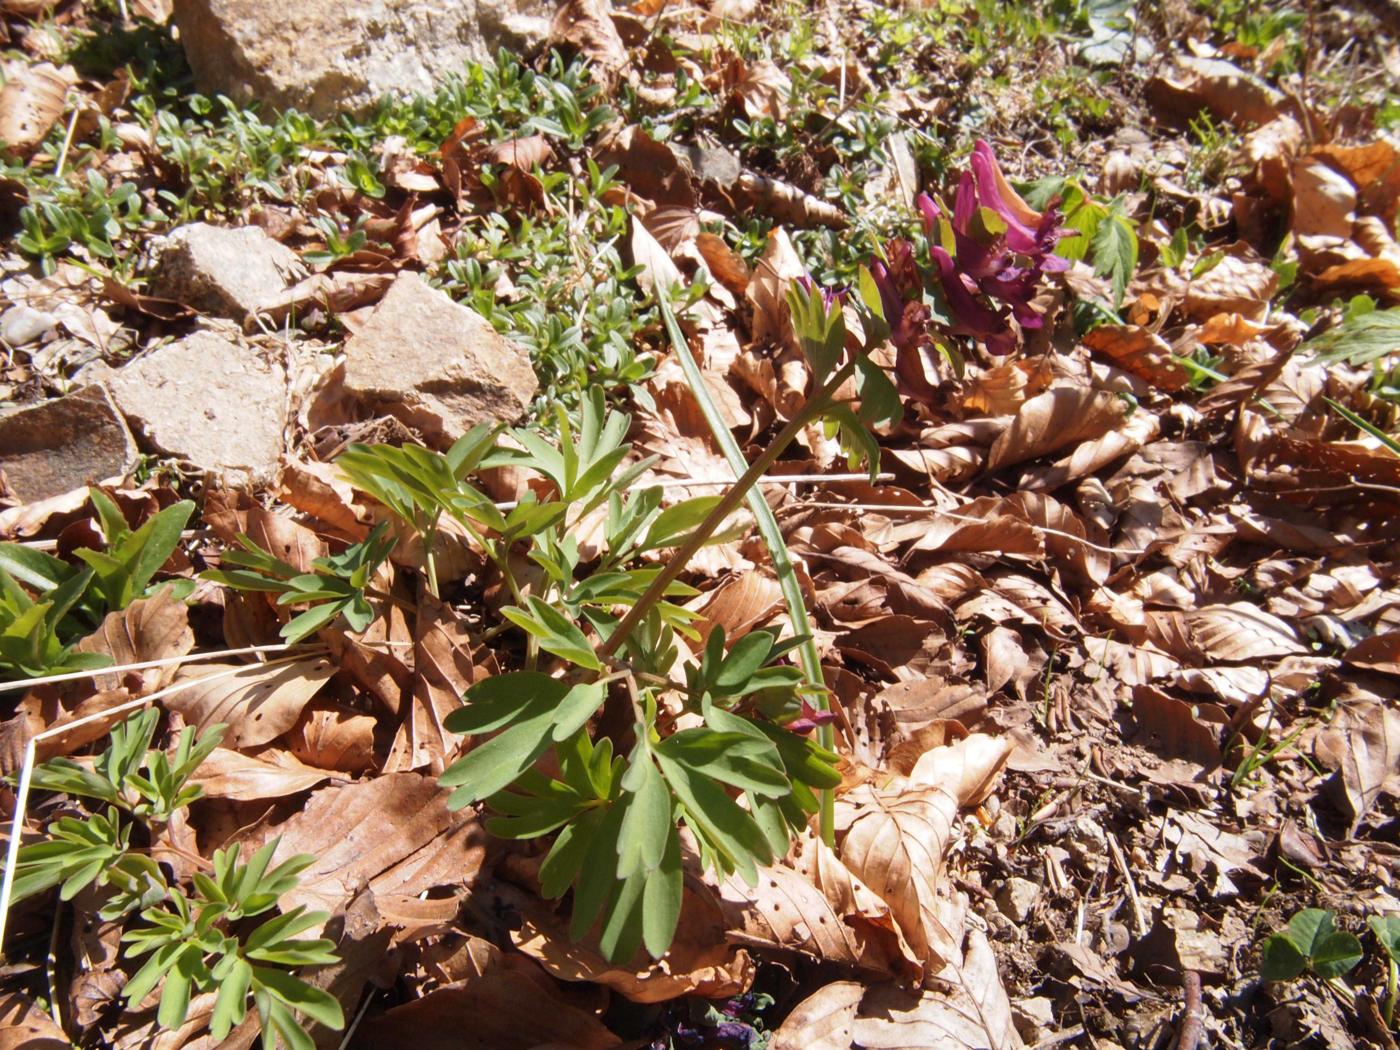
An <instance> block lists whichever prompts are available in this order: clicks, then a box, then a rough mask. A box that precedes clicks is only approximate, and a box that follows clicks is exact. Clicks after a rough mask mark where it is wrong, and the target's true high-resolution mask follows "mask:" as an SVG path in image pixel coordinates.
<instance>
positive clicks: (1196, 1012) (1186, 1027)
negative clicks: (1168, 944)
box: [1175, 970, 1206, 1050]
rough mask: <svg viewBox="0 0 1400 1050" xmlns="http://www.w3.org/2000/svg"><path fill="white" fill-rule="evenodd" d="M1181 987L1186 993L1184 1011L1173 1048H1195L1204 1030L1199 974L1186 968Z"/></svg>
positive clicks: (1185, 1049)
mask: <svg viewBox="0 0 1400 1050" xmlns="http://www.w3.org/2000/svg"><path fill="white" fill-rule="evenodd" d="M1181 987H1182V988H1183V989H1184V990H1185V993H1186V1011H1185V1013H1183V1014H1182V1017H1181V1028H1180V1029H1179V1030H1178V1032H1177V1036H1176V1047H1175V1050H1196V1047H1197V1046H1198V1045H1199V1044H1200V1042H1201V1034H1202V1033H1203V1032H1204V1031H1205V1024H1206V1019H1205V1013H1204V1011H1203V1010H1202V1009H1201V975H1200V974H1198V973H1197V972H1196V971H1195V970H1187V971H1186V972H1185V973H1184V974H1182V975H1181Z"/></svg>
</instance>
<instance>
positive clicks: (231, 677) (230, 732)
mask: <svg viewBox="0 0 1400 1050" xmlns="http://www.w3.org/2000/svg"><path fill="white" fill-rule="evenodd" d="M335 670H336V669H335V665H334V664H332V663H331V662H330V661H329V660H327V659H326V658H325V657H324V656H301V657H295V658H293V659H290V660H285V661H283V660H276V661H272V662H270V663H266V664H246V665H242V666H240V665H238V664H212V663H211V664H199V665H196V666H193V667H188V668H185V669H184V670H182V671H181V673H180V681H182V682H188V683H189V686H188V688H185V689H182V690H181V691H180V692H178V693H174V694H172V695H171V696H170V697H169V698H168V699H166V701H165V704H166V706H167V707H169V708H170V709H171V710H172V711H179V712H180V714H181V715H183V716H184V718H185V721H186V722H188V723H189V724H190V725H192V726H194V727H195V728H196V729H197V730H198V731H199V732H201V733H202V732H207V731H208V730H209V728H210V727H211V726H214V725H216V724H220V723H222V724H223V725H226V726H227V727H228V728H227V729H225V730H224V737H223V746H224V747H227V748H232V749H234V750H240V749H243V748H249V747H257V746H259V745H260V744H266V743H270V742H271V741H273V740H275V739H277V737H279V736H281V735H282V734H283V733H285V732H286V731H287V730H289V729H291V728H292V726H294V725H296V723H297V719H299V718H300V717H301V712H302V709H303V708H305V707H306V705H307V703H309V702H310V700H311V698H312V697H314V696H315V695H316V694H317V693H319V692H320V691H321V688H322V687H323V686H324V685H325V684H326V683H327V682H328V681H330V678H331V675H333V674H335Z"/></svg>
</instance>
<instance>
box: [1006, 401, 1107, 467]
mask: <svg viewBox="0 0 1400 1050" xmlns="http://www.w3.org/2000/svg"><path fill="white" fill-rule="evenodd" d="M1126 410H1127V405H1126V404H1125V403H1124V401H1123V399H1122V398H1120V397H1118V396H1117V395H1115V394H1110V393H1108V392H1107V391H1103V390H1090V389H1089V388H1087V387H1060V388H1059V389H1057V390H1047V391H1046V392H1045V393H1043V394H1040V395H1038V396H1036V397H1033V398H1031V399H1030V400H1029V401H1027V402H1026V403H1025V404H1023V405H1022V406H1021V408H1020V411H1018V412H1017V413H1016V418H1015V419H1014V420H1012V422H1011V426H1009V427H1008V428H1007V429H1006V430H1005V432H1003V433H1002V435H1001V436H1000V437H998V438H997V439H996V441H995V442H993V443H992V450H991V454H990V455H989V456H988V458H987V471H988V472H989V473H995V472H997V471H998V470H1001V469H1002V468H1003V467H1009V466H1013V465H1015V464H1017V463H1023V462H1025V461H1026V460H1028V459H1035V458H1037V457H1039V456H1043V455H1045V454H1046V453H1048V452H1058V451H1059V450H1060V449H1062V448H1066V447H1067V446H1070V445H1079V444H1081V443H1082V442H1085V441H1091V440H1094V439H1096V438H1100V437H1102V436H1103V435H1104V434H1106V433H1108V431H1110V430H1113V429H1114V428H1116V427H1118V426H1119V425H1120V424H1121V423H1122V421H1123V417H1124V415H1125V414H1126Z"/></svg>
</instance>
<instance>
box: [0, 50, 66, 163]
mask: <svg viewBox="0 0 1400 1050" xmlns="http://www.w3.org/2000/svg"><path fill="white" fill-rule="evenodd" d="M73 80H74V77H73V73H72V70H70V69H68V68H66V67H65V68H64V69H59V68H58V67H57V66H54V65H53V64H51V63H49V62H41V63H39V64H38V65H33V66H26V67H24V68H23V69H21V70H19V71H18V72H16V73H13V74H11V75H10V77H9V79H8V80H6V81H5V86H4V88H2V89H0V143H3V144H4V147H5V149H7V150H8V151H9V152H11V153H14V154H17V155H18V156H21V157H27V156H29V154H31V153H33V152H34V150H35V149H36V148H37V147H38V145H39V143H41V142H43V141H44V137H45V136H46V135H48V133H49V129H50V128H52V127H53V126H54V124H55V123H56V122H57V121H58V118H59V117H61V116H62V115H63V109H64V100H65V98H66V96H67V94H68V87H69V85H70V84H72V83H73Z"/></svg>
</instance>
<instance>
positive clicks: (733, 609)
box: [688, 572, 783, 645]
mask: <svg viewBox="0 0 1400 1050" xmlns="http://www.w3.org/2000/svg"><path fill="white" fill-rule="evenodd" d="M688 607H689V608H691V609H693V610H694V611H695V612H697V613H699V614H700V615H699V619H697V620H696V621H695V624H694V626H695V629H696V630H698V631H699V632H700V644H701V645H703V644H704V642H705V640H706V639H707V638H709V636H710V632H711V631H713V630H714V629H715V628H716V627H723V628H724V639H725V642H726V643H727V644H729V645H732V644H734V642H735V641H737V640H738V639H740V638H742V637H743V636H744V635H746V634H748V632H749V631H751V630H753V629H754V628H755V627H759V626H761V625H762V624H764V623H766V622H767V621H768V620H769V619H771V618H772V617H773V615H774V614H775V613H777V612H778V611H779V610H780V609H781V608H782V607H783V590H782V588H781V587H780V586H779V585H778V581H777V580H776V579H774V578H773V577H772V576H771V575H769V574H768V573H767V572H745V573H736V574H735V575H732V576H730V577H728V578H727V579H725V580H724V581H723V582H721V583H720V585H719V586H718V587H716V588H714V590H711V591H707V592H706V593H705V594H702V595H700V596H699V597H698V598H696V599H694V600H693V601H692V602H691V603H690V604H689V606H688Z"/></svg>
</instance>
